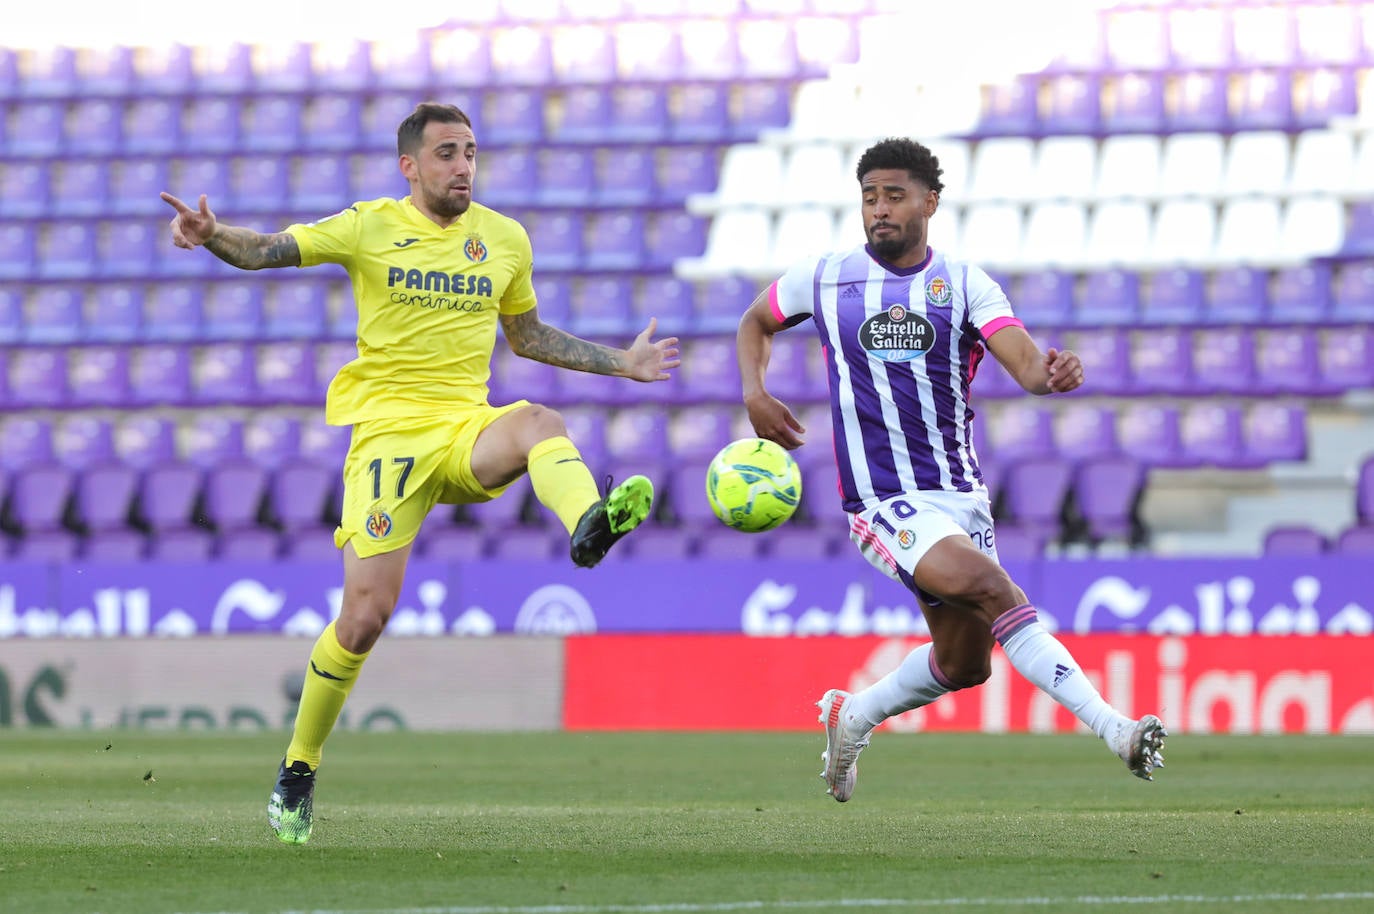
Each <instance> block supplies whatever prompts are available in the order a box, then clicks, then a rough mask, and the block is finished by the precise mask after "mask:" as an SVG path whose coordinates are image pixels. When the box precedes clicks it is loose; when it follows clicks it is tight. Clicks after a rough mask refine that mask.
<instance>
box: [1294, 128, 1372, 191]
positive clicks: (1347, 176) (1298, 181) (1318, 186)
mask: <svg viewBox="0 0 1374 914" xmlns="http://www.w3.org/2000/svg"><path fill="white" fill-rule="evenodd" d="M1354 168H1355V139H1354V137H1353V136H1351V135H1350V134H1349V133H1342V132H1338V131H1335V130H1304V131H1303V132H1302V133H1300V134H1298V138H1297V140H1296V141H1295V142H1294V144H1293V167H1292V169H1291V170H1290V172H1289V175H1288V188H1287V189H1288V192H1289V193H1294V194H1308V193H1342V192H1344V191H1345V190H1346V189H1347V188H1348V187H1349V185H1350V180H1351V176H1352V174H1353V172H1354Z"/></svg>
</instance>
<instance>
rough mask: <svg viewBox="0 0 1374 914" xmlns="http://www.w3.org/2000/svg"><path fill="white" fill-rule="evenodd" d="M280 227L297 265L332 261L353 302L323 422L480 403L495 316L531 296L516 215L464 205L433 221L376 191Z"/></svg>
mask: <svg viewBox="0 0 1374 914" xmlns="http://www.w3.org/2000/svg"><path fill="white" fill-rule="evenodd" d="M286 231H287V232H289V233H290V234H291V235H292V236H293V237H294V238H295V239H296V243H297V244H298V245H299V246H300V251H301V266H303V267H311V266H315V265H316V264H320V263H337V264H341V265H342V266H343V267H344V269H346V270H347V271H348V276H349V278H350V279H351V280H352V282H353V297H354V299H355V300H356V301H357V303H358V357H357V358H356V359H354V360H353V361H351V362H349V363H348V364H347V365H345V366H344V367H343V368H341V369H340V370H339V373H338V374H337V375H335V376H334V380H333V382H331V383H330V385H329V396H328V399H327V402H326V406H325V419H326V421H328V422H329V423H331V424H333V425H351V424H353V423H355V422H359V421H362V420H364V419H380V418H389V417H399V416H431V415H436V414H440V413H444V412H446V411H448V410H450V409H452V408H453V407H454V406H456V405H461V404H471V403H485V402H487V394H488V392H489V391H488V387H487V381H488V380H489V379H490V377H491V355H492V350H493V349H494V347H495V346H496V325H497V314H498V313H501V314H519V313H521V312H522V311H528V310H529V309H530V308H533V307H534V305H535V296H534V285H533V283H532V281H531V276H530V274H531V264H532V260H533V257H532V254H531V251H530V239H529V235H528V234H526V232H525V229H524V227H523V226H522V225H520V223H518V222H516V221H515V220H514V219H511V218H510V217H509V216H503V215H501V214H500V213H498V212H496V211H495V210H491V209H488V208H487V207H485V206H482V205H481V204H479V203H473V204H472V205H471V206H470V207H469V208H468V211H467V212H466V213H464V214H463V215H462V217H461V218H459V219H458V221H457V222H454V223H453V224H452V225H450V226H449V227H448V228H440V227H439V226H437V225H435V224H434V223H433V222H431V221H430V220H429V219H427V218H425V216H424V215H423V214H421V213H420V211H419V210H417V209H416V208H415V206H414V205H413V204H412V203H411V202H410V197H406V198H404V199H402V200H393V199H391V198H390V197H384V198H381V199H378V200H368V201H365V202H362V203H356V204H354V205H353V206H350V207H349V208H348V209H346V210H344V211H343V212H341V213H337V214H336V215H333V216H330V217H328V218H326V219H321V220H320V221H319V222H314V223H311V224H309V225H292V226H288V227H287V229H286Z"/></svg>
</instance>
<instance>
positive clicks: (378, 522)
mask: <svg viewBox="0 0 1374 914" xmlns="http://www.w3.org/2000/svg"><path fill="white" fill-rule="evenodd" d="M394 526H395V525H394V524H393V523H392V522H391V515H390V514H387V513H386V512H385V511H383V510H382V509H381V508H373V509H372V510H371V511H369V512H367V523H366V524H364V525H363V527H364V529H366V530H367V535H368V536H370V537H372V538H373V539H374V540H380V539H386V538H387V536H389V535H390V533H391V529H392V527H394Z"/></svg>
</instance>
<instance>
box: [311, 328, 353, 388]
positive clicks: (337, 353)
mask: <svg viewBox="0 0 1374 914" xmlns="http://www.w3.org/2000/svg"><path fill="white" fill-rule="evenodd" d="M357 356H358V347H357V344H355V343H353V342H351V341H350V342H346V343H345V342H343V341H335V342H329V343H320V344H319V345H317V346H316V347H315V385H314V390H315V393H316V397H317V399H319V400H323V399H324V396H325V392H326V391H328V390H329V384H330V382H332V381H333V380H334V376H335V375H336V374H338V373H339V369H340V368H342V367H343V366H344V365H347V364H348V363H349V362H351V361H353V359H355V358H357Z"/></svg>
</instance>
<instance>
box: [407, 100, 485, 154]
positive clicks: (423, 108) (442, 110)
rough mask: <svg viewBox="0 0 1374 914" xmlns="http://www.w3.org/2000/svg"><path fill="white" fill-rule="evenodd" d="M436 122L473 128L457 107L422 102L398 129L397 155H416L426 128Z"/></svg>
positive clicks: (461, 110)
mask: <svg viewBox="0 0 1374 914" xmlns="http://www.w3.org/2000/svg"><path fill="white" fill-rule="evenodd" d="M435 121H437V122H438V123H440V124H463V125H464V126H466V127H469V128H470V127H472V121H471V120H469V119H468V116H467V115H466V114H464V113H463V109H461V108H459V107H458V106H457V105H441V104H439V103H438V102H420V104H418V105H416V106H415V110H414V111H412V112H410V114H408V115H406V119H405V120H403V121H401V126H400V127H398V128H396V154H397V155H402V156H405V155H414V154H415V152H416V151H418V150H419V148H420V139H421V138H422V137H423V136H424V135H425V127H427V126H429V124H430V123H431V122H435Z"/></svg>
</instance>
